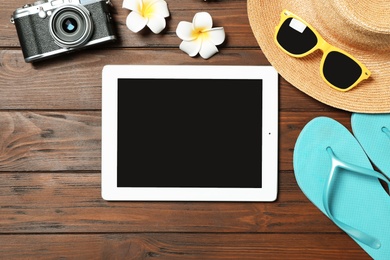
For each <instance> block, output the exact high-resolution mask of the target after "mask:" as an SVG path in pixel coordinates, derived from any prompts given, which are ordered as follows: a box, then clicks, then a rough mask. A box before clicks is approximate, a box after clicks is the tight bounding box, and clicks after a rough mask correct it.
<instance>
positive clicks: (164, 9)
mask: <svg viewBox="0 0 390 260" xmlns="http://www.w3.org/2000/svg"><path fill="white" fill-rule="evenodd" d="M122 7H123V8H126V9H129V10H131V11H132V12H130V14H129V15H128V16H127V19H126V25H127V27H128V28H129V29H130V30H131V31H133V32H135V33H137V32H139V31H141V30H142V29H143V28H144V27H145V26H148V27H149V28H150V30H151V31H152V32H154V33H156V34H157V33H160V32H161V31H162V30H164V28H165V26H166V22H165V18H166V17H168V16H169V10H168V5H167V3H166V2H165V1H164V0H123V6H122Z"/></svg>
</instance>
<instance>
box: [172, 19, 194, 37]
mask: <svg viewBox="0 0 390 260" xmlns="http://www.w3.org/2000/svg"><path fill="white" fill-rule="evenodd" d="M192 30H193V27H192V23H190V22H185V21H181V22H180V23H179V24H178V25H177V28H176V35H177V36H178V37H179V38H180V39H182V40H184V41H192V40H195V37H194V34H193V33H192Z"/></svg>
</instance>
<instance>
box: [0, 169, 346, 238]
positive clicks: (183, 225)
mask: <svg viewBox="0 0 390 260" xmlns="http://www.w3.org/2000/svg"><path fill="white" fill-rule="evenodd" d="M1 177H2V181H1V183H0V211H1V216H2V220H1V225H0V233H3V234H12V233H69V232H72V233H80V232H81V233H87V232H88V233H90V232H120V233H121V232H221V233H226V232H251V233H258V232H261V233H263V232H266V233H280V232H284V233H291V232H297V233H311V232H325V231H326V232H327V233H329V232H332V233H340V232H341V231H340V229H339V228H338V227H336V226H335V225H334V224H333V223H332V222H331V221H330V220H329V219H328V218H327V217H326V216H325V215H324V214H323V213H322V212H320V210H318V209H317V208H316V207H315V206H314V205H313V204H312V203H311V202H309V200H308V199H307V198H306V197H305V196H304V194H303V193H302V192H301V190H300V189H299V188H298V187H297V186H296V184H295V179H294V176H293V173H292V172H283V174H280V176H279V178H280V180H279V183H280V184H279V186H280V190H279V195H278V199H277V201H275V202H263V203H259V202H246V203H235V202H212V203H210V202H108V201H104V200H103V199H102V198H101V189H100V187H101V180H100V174H99V173H39V172H34V173H1Z"/></svg>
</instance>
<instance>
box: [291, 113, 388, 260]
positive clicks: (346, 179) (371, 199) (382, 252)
mask: <svg viewBox="0 0 390 260" xmlns="http://www.w3.org/2000/svg"><path fill="white" fill-rule="evenodd" d="M328 148H331V150H332V151H333V153H334V155H335V156H336V157H338V158H339V159H340V160H341V161H344V162H349V163H352V164H354V165H357V166H360V167H364V168H367V169H371V170H372V165H371V163H370V161H369V159H368V158H367V155H366V154H365V152H364V150H363V149H362V148H361V146H360V144H359V143H358V141H357V140H356V139H355V138H354V136H353V135H352V134H351V133H350V132H349V131H348V129H347V128H345V127H344V126H343V125H341V124H340V123H338V122H337V121H335V120H333V119H331V118H327V117H317V118H315V119H313V120H312V121H310V122H309V123H308V124H307V125H306V126H305V127H304V128H303V130H302V131H301V133H300V135H299V137H298V139H297V141H296V144H295V148H294V155H293V164H294V173H295V178H296V180H297V183H298V185H299V187H300V188H301V190H302V192H303V193H304V194H305V195H306V197H307V198H308V199H309V200H310V201H311V202H312V203H313V204H314V205H315V206H316V207H317V208H319V209H320V210H321V211H322V212H323V213H324V214H325V215H326V216H328V217H330V216H329V214H328V213H327V211H326V209H325V203H324V196H325V193H324V190H325V189H327V187H328V181H329V178H330V177H329V176H330V174H331V172H332V158H331V156H330V155H329V153H328V151H327V149H328ZM333 176H334V177H333V181H332V183H333V184H332V187H331V189H330V196H329V200H328V203H329V207H330V211H331V213H332V217H330V219H331V220H332V221H334V219H337V221H341V222H343V223H345V224H347V225H349V226H351V227H353V228H355V229H357V230H359V231H361V232H364V233H366V234H368V235H370V236H373V237H375V238H376V239H378V240H379V241H380V244H381V245H380V248H379V249H374V248H372V247H370V246H367V245H366V244H364V243H362V242H360V241H358V240H357V239H355V238H353V237H352V236H351V238H352V239H354V240H355V241H356V242H357V243H358V244H359V245H360V246H361V247H362V248H363V249H364V250H365V251H366V252H367V253H368V254H369V255H370V256H371V257H373V258H374V259H388V257H389V256H390V221H389V217H390V197H389V196H388V194H387V193H386V191H385V190H384V189H383V187H382V185H381V184H380V182H379V180H378V179H377V178H373V177H370V176H366V175H363V174H359V173H356V172H353V171H351V170H348V169H343V168H341V169H337V170H336V171H335V172H334V175H333ZM334 222H335V221H334ZM335 223H336V222H335ZM344 231H345V230H344ZM347 234H348V233H347Z"/></svg>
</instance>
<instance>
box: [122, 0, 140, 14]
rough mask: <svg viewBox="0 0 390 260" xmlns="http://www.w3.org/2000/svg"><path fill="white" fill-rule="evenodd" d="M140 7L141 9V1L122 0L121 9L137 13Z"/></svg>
mask: <svg viewBox="0 0 390 260" xmlns="http://www.w3.org/2000/svg"><path fill="white" fill-rule="evenodd" d="M140 7H142V0H123V5H122V8H126V9H129V10H132V11H136V12H139V10H141V8H140Z"/></svg>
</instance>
